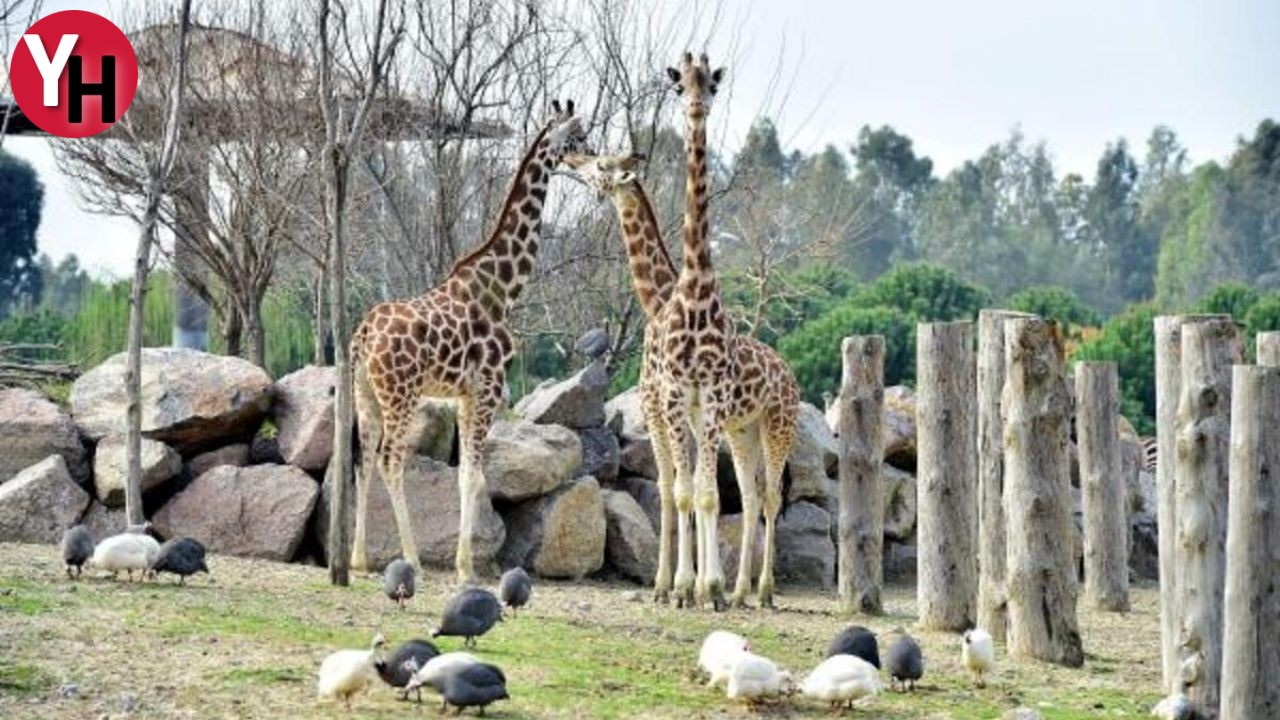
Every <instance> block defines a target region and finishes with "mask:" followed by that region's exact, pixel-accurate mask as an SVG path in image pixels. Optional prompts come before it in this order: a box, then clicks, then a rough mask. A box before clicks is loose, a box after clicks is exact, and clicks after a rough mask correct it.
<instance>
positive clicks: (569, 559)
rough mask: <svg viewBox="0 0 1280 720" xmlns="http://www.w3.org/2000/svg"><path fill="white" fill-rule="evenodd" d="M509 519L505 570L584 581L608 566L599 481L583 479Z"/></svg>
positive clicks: (525, 505)
mask: <svg viewBox="0 0 1280 720" xmlns="http://www.w3.org/2000/svg"><path fill="white" fill-rule="evenodd" d="M506 519H507V540H506V542H505V543H504V544H503V546H502V550H501V551H500V552H499V553H498V557H499V560H500V562H501V564H502V565H503V567H510V566H514V565H520V566H523V567H525V568H527V569H529V570H532V571H534V572H536V573H537V574H539V575H541V576H543V577H552V578H572V579H580V578H582V577H583V576H585V575H589V574H590V573H593V572H595V571H597V570H599V569H600V568H601V567H603V566H604V550H605V538H606V524H605V516H604V499H603V498H602V497H601V494H600V485H599V483H597V482H596V480H595V478H590V477H584V478H579V479H577V480H574V481H572V482H570V483H568V484H566V485H564V486H563V487H560V488H558V489H556V490H555V491H554V492H552V493H550V494H549V495H545V496H543V497H540V498H537V499H536V500H529V501H527V502H524V503H520V504H519V505H516V506H514V507H513V508H512V509H511V510H510V512H509V513H508V514H507V518H506Z"/></svg>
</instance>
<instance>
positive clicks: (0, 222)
mask: <svg viewBox="0 0 1280 720" xmlns="http://www.w3.org/2000/svg"><path fill="white" fill-rule="evenodd" d="M43 206H44V185H43V184H41V182H40V179H39V178H38V177H36V171H35V169H34V168H32V167H31V165H30V163H28V162H27V161H25V160H23V159H21V158H18V157H15V156H13V155H10V154H9V153H7V152H4V151H3V150H0V317H4V316H5V315H7V314H8V313H9V312H11V311H12V310H13V308H14V307H18V306H22V305H27V306H30V305H34V304H35V302H36V301H37V300H38V299H39V297H40V270H39V268H38V267H37V266H36V262H35V257H36V230H37V229H38V228H39V227H40V213H41V209H42V208H43Z"/></svg>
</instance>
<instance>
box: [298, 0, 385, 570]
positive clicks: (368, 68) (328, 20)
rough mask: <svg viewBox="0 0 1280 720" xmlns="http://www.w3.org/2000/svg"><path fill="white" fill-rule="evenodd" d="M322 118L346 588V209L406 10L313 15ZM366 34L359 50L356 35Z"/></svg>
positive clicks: (337, 535) (336, 491) (324, 3)
mask: <svg viewBox="0 0 1280 720" xmlns="http://www.w3.org/2000/svg"><path fill="white" fill-rule="evenodd" d="M316 20H317V30H318V34H319V37H318V44H319V58H318V62H317V69H318V71H319V75H320V114H321V116H322V117H323V118H324V131H325V132H324V138H325V139H324V153H323V158H324V180H323V182H324V187H325V209H326V219H327V225H328V229H329V248H330V249H329V262H330V268H329V311H330V319H331V324H332V327H333V343H334V348H333V350H334V352H333V357H334V365H335V369H336V371H337V376H338V381H337V389H336V395H335V398H334V409H333V416H334V422H333V431H334V440H333V456H332V458H331V459H330V461H329V471H330V472H331V473H332V475H331V480H332V483H333V485H332V490H333V495H332V500H331V503H330V506H329V537H328V542H327V545H328V548H327V550H328V557H329V580H330V582H332V583H334V584H336V585H346V584H347V583H348V582H349V578H348V566H349V564H350V557H349V555H350V550H349V542H348V540H349V538H348V537H347V512H348V505H349V504H350V495H349V493H348V490H349V487H350V484H351V478H352V457H351V431H352V428H353V427H354V424H353V417H352V377H351V365H350V359H349V357H348V348H347V340H348V337H347V336H348V335H349V333H350V329H349V327H348V325H349V323H348V322H347V296H346V290H347V288H346V285H347V278H346V225H345V223H346V202H347V194H348V184H349V181H350V174H351V160H352V153H353V152H354V151H357V150H358V149H359V147H360V142H361V140H362V138H363V136H364V132H365V129H366V127H367V122H368V120H369V111H370V109H371V108H372V107H373V104H374V102H375V101H376V100H377V98H378V91H379V88H380V87H381V86H382V83H383V81H384V79H385V78H386V73H387V68H388V66H389V64H390V62H391V60H392V59H393V58H394V57H395V52H396V46H397V45H399V43H400V39H401V37H402V36H403V35H404V8H403V6H402V5H401V4H400V3H393V2H392V0H378V2H377V4H376V6H375V7H374V9H373V17H372V18H371V19H370V18H368V17H363V16H361V17H356V18H352V17H351V16H350V14H349V13H348V11H347V8H346V7H345V6H344V5H343V4H341V3H339V2H336V1H335V0H320V3H319V8H318V11H317V13H316ZM365 33H367V37H366V38H365V46H364V48H363V49H362V51H358V50H356V48H355V45H356V44H357V43H358V40H357V38H358V35H359V34H365Z"/></svg>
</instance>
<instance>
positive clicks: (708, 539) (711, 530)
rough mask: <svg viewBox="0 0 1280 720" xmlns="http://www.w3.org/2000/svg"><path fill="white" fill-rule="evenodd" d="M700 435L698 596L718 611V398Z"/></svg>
mask: <svg viewBox="0 0 1280 720" xmlns="http://www.w3.org/2000/svg"><path fill="white" fill-rule="evenodd" d="M701 415H702V417H700V418H698V420H700V421H701V422H699V423H698V426H699V427H700V429H701V432H700V433H699V437H698V464H697V470H696V472H695V479H694V481H695V483H696V485H695V489H694V492H695V496H694V507H695V508H696V518H697V521H698V541H699V542H698V547H699V555H698V560H699V565H698V581H697V583H696V586H697V599H698V603H699V604H704V603H708V602H709V603H711V606H712V608H714V609H715V610H717V611H719V610H723V609H724V608H725V607H727V605H726V604H725V600H724V570H723V569H721V566H720V543H719V533H718V524H719V522H720V489H719V487H718V486H717V485H716V463H717V459H718V455H719V452H720V434H721V422H722V420H721V415H722V411H721V405H720V403H719V401H718V400H717V401H715V402H713V403H708V406H707V407H706V408H704V409H703V412H702V413H701Z"/></svg>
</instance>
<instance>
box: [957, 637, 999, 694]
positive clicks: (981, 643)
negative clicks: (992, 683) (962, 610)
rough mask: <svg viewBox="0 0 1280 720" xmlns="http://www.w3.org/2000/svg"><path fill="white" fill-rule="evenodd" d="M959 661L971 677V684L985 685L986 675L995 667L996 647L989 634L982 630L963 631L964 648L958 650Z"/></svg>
mask: <svg viewBox="0 0 1280 720" xmlns="http://www.w3.org/2000/svg"><path fill="white" fill-rule="evenodd" d="M960 661H961V662H962V663H963V664H964V667H965V669H966V670H968V671H969V672H970V673H971V674H972V675H973V682H974V684H975V685H977V686H978V687H985V686H986V684H987V678H986V675H987V673H989V672H991V671H992V670H994V669H995V666H996V646H995V643H994V642H993V641H992V639H991V633H989V632H987V631H986V630H983V629H982V628H974V629H972V630H965V631H964V647H962V648H961V649H960Z"/></svg>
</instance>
